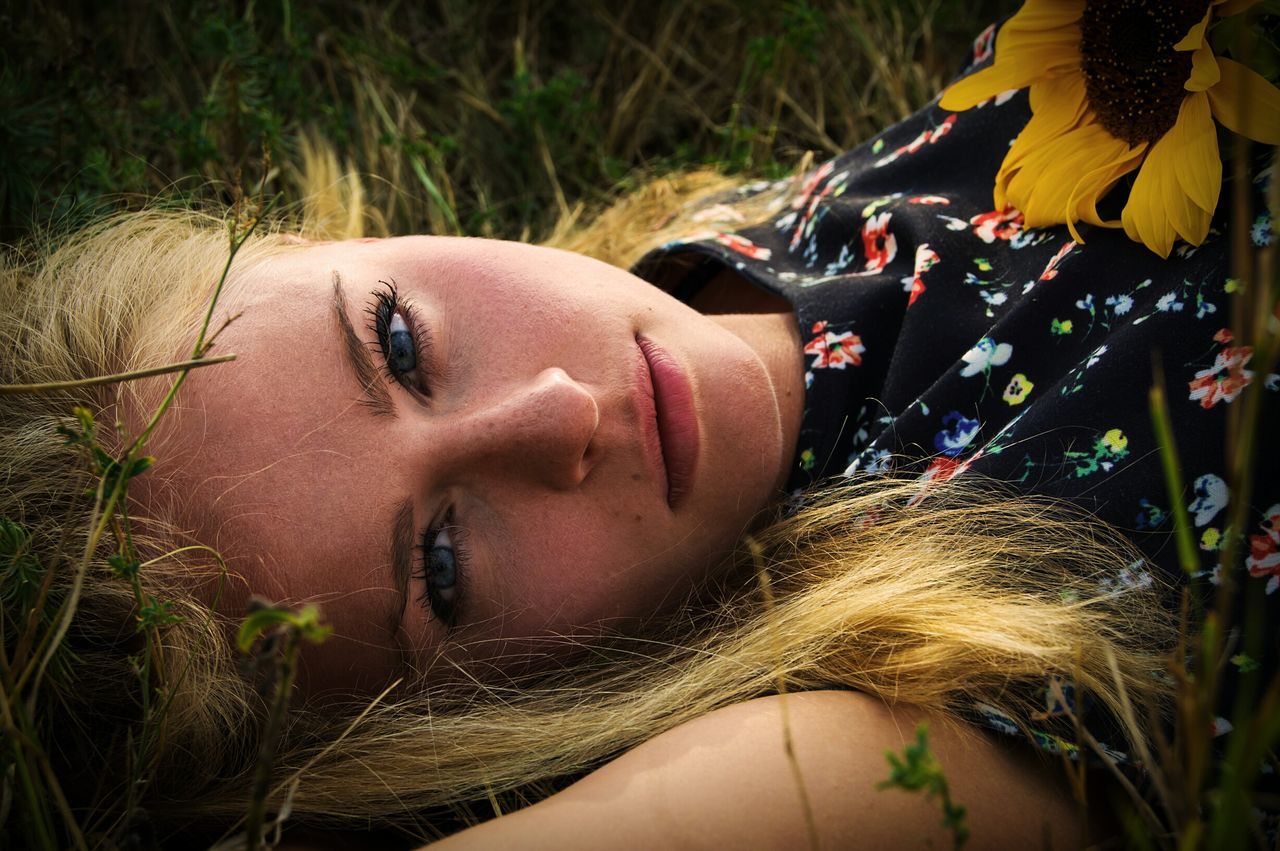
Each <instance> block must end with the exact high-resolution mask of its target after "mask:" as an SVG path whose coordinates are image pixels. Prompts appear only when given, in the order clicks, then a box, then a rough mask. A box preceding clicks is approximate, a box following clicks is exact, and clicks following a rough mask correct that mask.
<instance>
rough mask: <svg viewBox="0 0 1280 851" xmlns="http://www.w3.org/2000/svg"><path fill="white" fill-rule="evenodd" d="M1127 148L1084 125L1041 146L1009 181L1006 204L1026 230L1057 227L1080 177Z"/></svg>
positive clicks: (1100, 128)
mask: <svg viewBox="0 0 1280 851" xmlns="http://www.w3.org/2000/svg"><path fill="white" fill-rule="evenodd" d="M1128 149H1129V146H1128V145H1127V144H1125V143H1124V142H1122V141H1120V140H1119V139H1116V138H1114V137H1113V136H1112V135H1111V134H1110V133H1108V132H1107V131H1106V130H1104V129H1103V128H1102V127H1101V126H1100V125H1098V124H1094V123H1088V124H1085V125H1082V126H1081V127H1078V128H1076V129H1074V130H1071V131H1070V132H1068V133H1065V134H1063V135H1062V136H1060V137H1058V138H1057V139H1054V140H1052V141H1050V142H1049V143H1047V144H1045V145H1043V146H1041V149H1040V150H1039V151H1037V152H1036V153H1035V154H1033V155H1032V156H1029V157H1028V158H1027V159H1026V161H1025V162H1024V164H1023V166H1022V168H1020V169H1019V170H1018V173H1017V174H1015V175H1013V177H1012V179H1011V180H1010V181H1009V188H1008V197H1009V202H1010V203H1011V204H1013V205H1014V206H1015V207H1017V208H1018V209H1019V210H1021V211H1022V213H1023V216H1024V218H1025V221H1026V223H1027V226H1028V227H1044V226H1045V225H1054V224H1061V223H1062V222H1063V220H1064V219H1065V212H1066V209H1067V204H1068V202H1069V201H1070V200H1071V194H1072V190H1073V189H1074V188H1075V184H1076V181H1077V180H1078V179H1079V177H1080V175H1081V174H1083V173H1085V172H1087V171H1090V170H1092V169H1094V168H1097V167H1098V166H1100V165H1106V164H1107V163H1111V162H1114V161H1115V160H1116V159H1117V158H1119V157H1120V156H1121V155H1122V154H1123V153H1124V152H1126V151H1128Z"/></svg>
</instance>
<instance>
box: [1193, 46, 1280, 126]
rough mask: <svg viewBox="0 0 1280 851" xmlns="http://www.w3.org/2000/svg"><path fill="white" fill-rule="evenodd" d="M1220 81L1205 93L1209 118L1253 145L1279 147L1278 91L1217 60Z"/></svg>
mask: <svg viewBox="0 0 1280 851" xmlns="http://www.w3.org/2000/svg"><path fill="white" fill-rule="evenodd" d="M1218 67H1219V69H1221V71H1222V79H1221V80H1220V81H1219V82H1218V84H1217V85H1216V86H1214V87H1213V88H1211V89H1209V103H1210V105H1211V106H1212V107H1213V117H1214V118H1216V119H1218V122H1219V123H1220V124H1222V126H1224V127H1226V128H1228V129H1230V130H1234V131H1235V132H1236V133H1239V134H1240V135H1241V136H1248V137H1249V138H1250V139H1253V140H1254V141H1255V142H1262V143H1263V144H1266V145H1280V89H1277V88H1276V87H1275V86H1273V85H1271V84H1270V83H1268V82H1267V78H1266V77H1263V76H1262V75H1261V74H1259V73H1258V72H1256V71H1254V70H1253V69H1251V68H1247V67H1245V66H1244V65H1241V64H1240V63H1239V62H1236V61H1235V60H1232V59H1227V58H1226V57H1222V56H1219V57H1218Z"/></svg>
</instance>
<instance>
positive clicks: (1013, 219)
mask: <svg viewBox="0 0 1280 851" xmlns="http://www.w3.org/2000/svg"><path fill="white" fill-rule="evenodd" d="M969 224H971V225H973V233H974V235H975V236H977V237H978V239H981V240H982V241H983V242H985V243H988V244H990V243H992V242H995V241H996V240H997V239H1003V240H1005V241H1006V242H1007V241H1008V240H1010V239H1013V238H1014V237H1015V236H1017V235H1018V232H1019V231H1021V230H1022V211H1021V210H1019V209H1017V208H1016V207H1005V208H1004V209H1003V210H992V211H991V212H989V213H979V214H978V215H976V216H974V217H973V218H972V219H969Z"/></svg>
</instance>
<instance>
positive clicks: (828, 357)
mask: <svg viewBox="0 0 1280 851" xmlns="http://www.w3.org/2000/svg"><path fill="white" fill-rule="evenodd" d="M813 335H814V336H813V339H812V340H810V341H809V342H808V343H807V344H806V345H805V347H804V353H805V354H806V355H813V356H814V358H815V360H814V362H813V366H812V368H813V369H825V368H831V369H844V368H845V367H846V366H849V365H853V366H862V353H863V352H865V351H866V350H867V347H866V346H864V345H862V338H861V337H859V336H858V335H857V334H854V333H853V332H852V331H845V332H843V333H841V334H833V333H832V332H830V331H827V323H826V322H815V323H814V325H813Z"/></svg>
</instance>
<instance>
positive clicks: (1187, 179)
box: [1169, 92, 1222, 213]
mask: <svg viewBox="0 0 1280 851" xmlns="http://www.w3.org/2000/svg"><path fill="white" fill-rule="evenodd" d="M1169 135H1170V136H1171V137H1173V144H1174V145H1175V146H1176V148H1177V150H1178V156H1177V158H1176V159H1175V160H1174V174H1175V175H1176V176H1177V179H1178V185H1179V186H1181V187H1182V191H1183V192H1185V193H1186V194H1187V197H1188V198H1190V199H1191V201H1192V202H1193V203H1194V204H1195V205H1196V206H1197V207H1199V208H1200V209H1202V210H1205V211H1208V212H1209V213H1212V212H1213V211H1214V209H1215V208H1216V207H1217V206H1218V194H1219V192H1221V190H1222V158H1221V157H1220V156H1219V155H1218V132H1217V129H1216V128H1215V127H1214V126H1213V115H1212V114H1211V112H1210V110H1209V96H1208V95H1206V94H1205V93H1204V92H1196V93H1195V94H1192V95H1190V96H1188V97H1187V98H1186V99H1185V100H1184V101H1183V102H1182V106H1181V107H1179V109H1178V120H1177V121H1176V122H1174V125H1173V129H1171V130H1170V131H1169Z"/></svg>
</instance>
